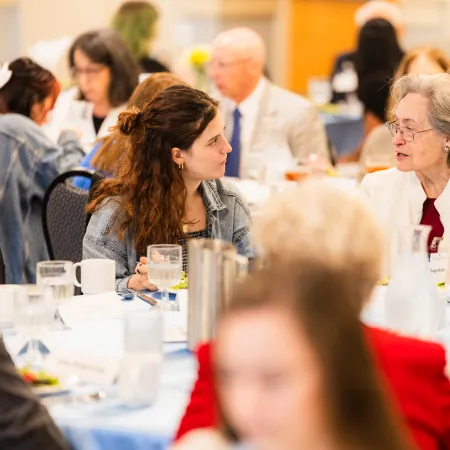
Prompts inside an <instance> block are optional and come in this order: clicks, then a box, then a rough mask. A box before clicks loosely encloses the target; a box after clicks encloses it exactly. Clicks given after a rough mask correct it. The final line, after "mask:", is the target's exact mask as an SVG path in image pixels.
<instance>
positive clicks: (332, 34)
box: [288, 0, 364, 93]
mask: <svg viewBox="0 0 450 450" xmlns="http://www.w3.org/2000/svg"><path fill="white" fill-rule="evenodd" d="M363 3H364V1H352V0H291V14H290V18H291V21H290V36H291V38H290V42H291V47H290V50H289V54H290V61H291V63H290V64H291V67H290V70H289V76H288V85H289V87H290V89H292V90H294V91H296V92H301V93H306V91H307V82H308V79H309V78H310V77H313V76H325V77H328V76H329V74H330V73H331V68H332V63H333V60H334V58H335V56H336V55H337V54H339V53H340V52H342V51H345V50H351V49H352V48H354V45H355V42H356V33H357V31H356V26H355V24H354V19H353V15H354V12H355V11H356V9H357V8H358V7H359V6H361V5H362V4H363Z"/></svg>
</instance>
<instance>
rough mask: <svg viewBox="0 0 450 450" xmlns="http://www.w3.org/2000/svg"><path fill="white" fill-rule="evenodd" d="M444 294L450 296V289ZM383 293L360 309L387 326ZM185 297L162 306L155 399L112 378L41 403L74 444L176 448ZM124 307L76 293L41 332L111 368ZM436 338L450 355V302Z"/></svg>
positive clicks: (61, 350) (63, 348) (58, 350)
mask: <svg viewBox="0 0 450 450" xmlns="http://www.w3.org/2000/svg"><path fill="white" fill-rule="evenodd" d="M445 292H446V293H447V292H448V294H449V295H450V291H445ZM385 293H386V288H385V287H383V286H379V287H377V288H376V289H375V290H374V293H373V296H372V299H371V301H370V303H369V304H368V305H367V307H366V308H365V310H364V311H363V313H362V320H363V321H364V322H365V323H366V324H368V325H373V326H380V327H384V326H385V325H384V324H385V317H384V298H385ZM179 295H180V305H181V304H183V305H184V306H183V308H181V307H180V311H179V312H172V311H170V312H163V318H164V341H165V342H164V346H163V353H164V357H163V362H162V369H161V376H160V381H159V387H158V395H157V398H156V400H155V401H154V402H153V404H151V405H149V406H145V407H130V406H126V405H124V404H122V403H121V401H120V398H119V396H118V395H117V389H116V387H115V386H114V384H113V385H109V386H101V383H100V387H99V385H98V384H97V385H96V386H90V385H88V384H87V385H82V386H79V387H76V388H74V392H76V394H74V393H72V394H71V395H57V396H50V397H45V398H43V403H44V404H45V405H46V406H47V408H48V409H49V411H50V414H51V416H52V417H53V419H54V420H55V422H56V423H57V424H58V426H59V427H60V428H61V430H62V431H63V433H64V435H65V437H66V438H67V440H68V441H69V443H70V445H71V446H72V448H73V449H74V450H119V449H120V450H122V449H127V450H144V449H145V450H165V449H169V448H170V446H171V443H172V441H173V438H174V435H175V433H176V430H177V426H178V424H179V422H180V419H181V417H182V415H183V413H184V410H185V407H186V405H187V403H188V402H189V396H190V392H191V389H192V386H193V383H194V381H195V379H196V374H197V367H196V358H195V355H194V354H193V353H192V352H191V351H189V350H188V348H187V344H186V336H187V309H188V308H187V305H188V302H189V299H188V293H187V291H186V290H184V291H182V292H181V291H180V294H179ZM181 299H182V301H181ZM133 302H134V305H135V308H136V309H137V310H138V311H140V310H142V311H147V310H148V309H149V308H151V306H149V304H148V303H145V302H143V301H141V300H139V299H138V298H136V299H135V300H133ZM122 305H123V301H122V298H121V297H120V296H119V295H118V294H116V293H114V292H110V293H104V294H97V295H87V296H75V297H73V299H71V300H69V302H68V304H67V305H65V306H64V307H63V308H61V311H60V314H61V316H62V317H63V318H64V319H65V321H66V322H67V323H69V324H70V326H71V329H70V330H64V331H48V332H47V333H45V334H44V335H43V336H42V341H43V343H44V344H45V346H46V347H47V348H48V349H49V351H50V355H52V354H56V355H62V354H65V355H71V354H74V355H75V354H76V355H83V356H85V357H86V361H92V360H96V361H97V362H99V361H100V362H103V361H104V362H105V365H108V364H109V365H110V366H111V361H112V362H113V364H112V367H114V364H117V365H118V364H120V360H121V357H122V355H123V352H124V339H123V337H124V329H123V328H124V327H123V325H124V320H123V317H124V316H123V314H124V311H125V310H124V308H123V306H122ZM127 307H128V306H127ZM71 316H72V317H71ZM15 339H16V338H15V337H14V336H10V337H8V335H6V336H5V343H6V345H7V347H8V348H9V350H10V352H12V354H13V353H15V352H17V349H18V348H19V347H18V345H19V344H18V343H17V342H15ZM434 340H436V341H437V342H440V343H442V345H443V346H444V347H445V348H446V351H447V356H448V358H447V359H448V360H450V304H447V308H446V320H445V327H444V328H442V329H440V330H439V331H438V332H437V333H436V336H434ZM88 356H89V357H88ZM96 389H101V390H104V391H105V393H106V394H105V396H104V397H102V398H99V399H97V400H91V401H80V394H79V392H81V391H82V390H84V391H85V392H88V391H89V392H91V393H92V392H96ZM81 398H83V397H81ZM86 398H91V397H90V396H87V397H86ZM77 399H78V400H77Z"/></svg>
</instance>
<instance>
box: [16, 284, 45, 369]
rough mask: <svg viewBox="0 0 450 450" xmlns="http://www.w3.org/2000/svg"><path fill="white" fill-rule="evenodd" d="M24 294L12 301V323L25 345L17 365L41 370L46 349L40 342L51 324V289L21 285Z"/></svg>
mask: <svg viewBox="0 0 450 450" xmlns="http://www.w3.org/2000/svg"><path fill="white" fill-rule="evenodd" d="M21 288H22V289H23V290H24V295H20V296H18V297H17V298H16V300H15V302H14V323H15V325H16V328H17V330H18V332H19V336H20V337H21V338H22V342H25V345H24V346H22V348H21V350H20V351H19V354H18V362H19V365H26V366H30V367H32V368H33V369H36V370H42V369H43V365H44V359H43V357H44V355H45V354H46V353H48V349H47V348H46V347H45V345H44V344H43V342H42V336H43V334H44V333H46V332H47V331H48V330H49V329H50V328H51V325H52V318H53V302H52V297H51V290H50V288H48V287H45V286H37V285H34V284H33V285H24V286H21Z"/></svg>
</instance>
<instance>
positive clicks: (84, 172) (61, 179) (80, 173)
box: [42, 168, 95, 261]
mask: <svg viewBox="0 0 450 450" xmlns="http://www.w3.org/2000/svg"><path fill="white" fill-rule="evenodd" d="M94 173H95V171H94V170H89V169H81V168H80V169H73V170H69V171H67V172H64V173H62V174H60V175H58V176H57V177H56V178H55V179H54V180H53V181H52V182H51V183H50V185H49V187H48V188H47V190H46V191H45V195H44V201H43V205H42V228H43V231H44V238H45V243H46V245H47V250H48V255H49V257H50V260H51V261H54V260H55V254H54V252H53V247H52V244H51V240H50V233H49V231H48V227H47V225H48V224H47V206H48V202H49V199H50V195H52V192H53V190H54V189H55V187H56V186H58V185H59V184H61V183H65V182H66V180H67V179H69V178H73V177H85V178H90V179H91V180H92V177H93V176H94Z"/></svg>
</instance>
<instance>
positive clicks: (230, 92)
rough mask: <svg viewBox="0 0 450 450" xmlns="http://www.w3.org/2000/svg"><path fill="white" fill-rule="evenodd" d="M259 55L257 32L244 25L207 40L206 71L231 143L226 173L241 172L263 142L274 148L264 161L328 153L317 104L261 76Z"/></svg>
mask: <svg viewBox="0 0 450 450" xmlns="http://www.w3.org/2000/svg"><path fill="white" fill-rule="evenodd" d="M265 60H266V50H265V45H264V42H263V40H262V38H261V37H260V36H259V35H258V34H257V33H256V32H255V31H253V30H251V29H249V28H234V29H232V30H228V31H225V32H223V33H221V34H219V35H218V36H217V37H216V38H215V40H214V42H213V50H212V58H211V63H210V76H211V78H212V80H213V82H214V84H215V87H216V88H217V90H218V91H219V93H220V95H221V96H222V102H221V104H222V112H223V114H224V120H225V124H226V129H227V130H226V134H227V137H228V139H229V141H230V143H231V146H232V147H233V151H232V153H230V154H229V155H228V162H227V170H226V175H228V176H241V177H242V176H246V175H247V173H246V172H247V169H248V166H249V165H251V164H253V161H254V159H253V158H252V154H253V155H254V153H255V152H257V151H260V150H261V148H263V147H264V146H266V147H268V146H272V147H274V148H276V151H274V150H273V149H272V151H271V153H266V160H267V164H268V165H272V164H275V165H276V164H281V165H283V164H284V165H288V164H289V163H290V164H292V161H293V160H295V161H298V162H301V163H306V162H307V161H308V158H309V156H310V155H311V154H317V155H319V156H323V157H325V158H327V159H329V150H328V144H327V138H326V134H325V128H324V125H323V124H322V122H321V120H320V117H319V114H318V111H317V109H316V108H315V106H314V105H313V104H312V103H310V102H309V101H308V100H307V99H305V98H304V97H302V96H300V95H298V94H295V93H293V92H289V91H287V90H285V89H282V88H280V87H279V86H276V85H275V84H274V83H272V82H270V81H269V80H268V79H267V78H265V77H264V75H263V70H264V65H265ZM269 140H270V141H271V142H268V141H269Z"/></svg>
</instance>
